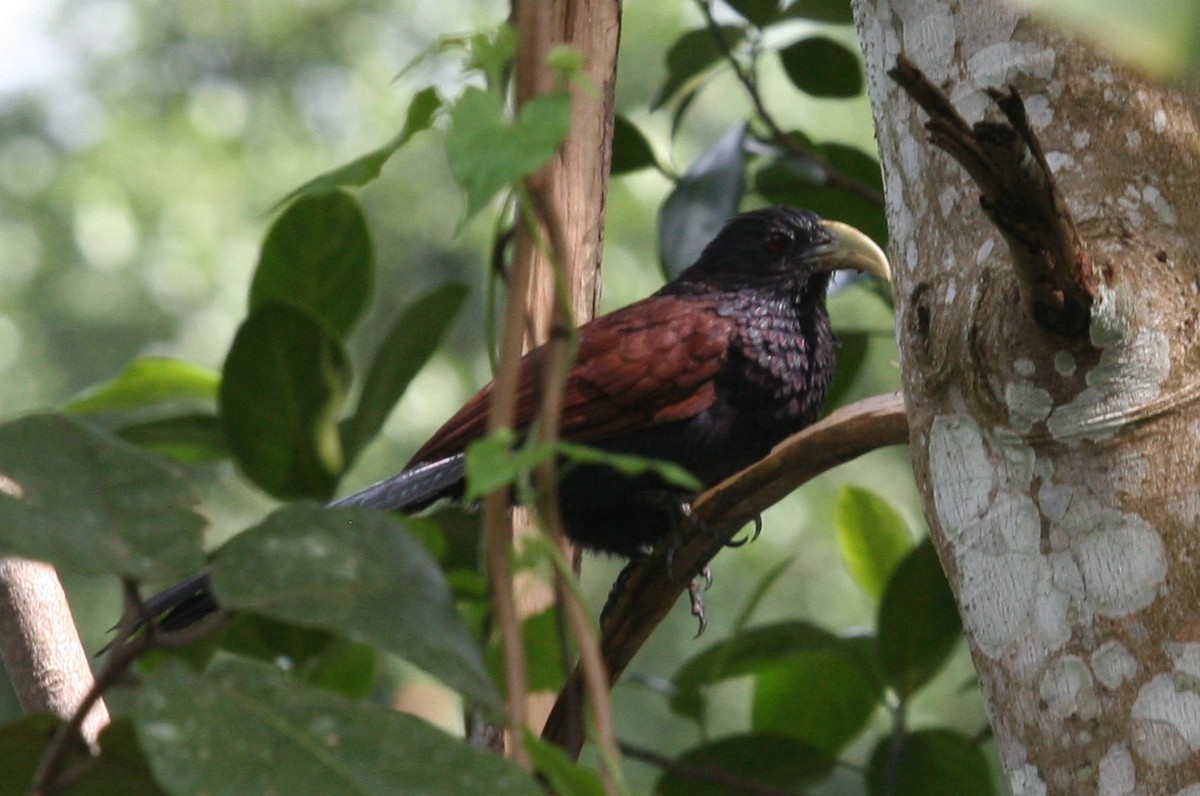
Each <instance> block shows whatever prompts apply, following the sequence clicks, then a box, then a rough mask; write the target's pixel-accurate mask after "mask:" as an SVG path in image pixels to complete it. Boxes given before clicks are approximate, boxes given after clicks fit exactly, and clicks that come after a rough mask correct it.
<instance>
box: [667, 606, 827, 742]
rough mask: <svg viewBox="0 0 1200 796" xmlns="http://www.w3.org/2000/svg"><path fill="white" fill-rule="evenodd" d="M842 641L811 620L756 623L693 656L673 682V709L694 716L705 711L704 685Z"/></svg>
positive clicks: (771, 665) (744, 673) (765, 667)
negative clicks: (809, 621) (702, 690)
mask: <svg viewBox="0 0 1200 796" xmlns="http://www.w3.org/2000/svg"><path fill="white" fill-rule="evenodd" d="M839 644H840V641H839V639H838V637H837V636H835V635H834V634H833V633H830V632H829V631H828V630H824V629H823V628H820V627H817V626H816V625H813V624H810V623H808V622H801V621H789V622H777V623H775V624H770V625H762V626H759V627H752V628H749V629H747V630H744V631H742V632H741V633H738V634H737V635H736V636H733V637H732V638H730V639H727V640H726V641H722V642H718V643H716V644H714V645H712V646H711V647H708V648H707V649H705V650H703V651H702V652H700V653H699V654H697V655H694V656H692V658H691V659H690V660H688V661H687V662H686V663H685V664H684V665H683V666H682V667H680V669H679V671H678V672H676V673H675V677H674V678H672V682H673V683H674V684H675V694H674V695H673V696H672V697H671V709H672V710H674V711H675V712H676V713H681V714H683V715H685V716H690V717H692V718H699V717H700V716H701V715H702V714H703V707H704V706H703V702H702V701H701V698H700V689H701V688H702V687H703V686H706V685H711V684H712V683H717V682H720V681H722V680H727V679H729V678H731V677H741V676H744V675H747V674H754V673H757V672H760V671H764V670H766V669H770V668H772V667H774V666H776V665H777V664H778V663H779V662H780V661H782V660H785V659H787V658H789V657H791V656H792V655H794V654H796V653H798V652H805V651H809V650H822V649H828V648H830V647H835V646H838V645H839Z"/></svg>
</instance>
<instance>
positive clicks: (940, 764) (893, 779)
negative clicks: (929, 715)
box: [867, 730, 996, 796]
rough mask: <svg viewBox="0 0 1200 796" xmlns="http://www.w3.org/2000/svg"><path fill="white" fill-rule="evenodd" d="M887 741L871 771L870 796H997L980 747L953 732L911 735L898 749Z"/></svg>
mask: <svg viewBox="0 0 1200 796" xmlns="http://www.w3.org/2000/svg"><path fill="white" fill-rule="evenodd" d="M894 743H895V742H894V740H893V739H891V738H884V739H883V740H882V741H880V742H879V744H878V745H876V747H875V751H874V752H872V754H871V762H870V763H869V764H868V767H867V793H868V794H870V796H929V795H930V794H934V793H946V794H951V793H953V794H964V796H965V794H971V796H989V795H990V794H993V793H996V787H995V784H994V783H993V782H992V775H991V769H989V767H988V763H987V758H986V757H984V755H983V752H982V751H981V750H980V748H979V746H978V744H973V743H971V739H969V738H967V737H966V736H964V735H960V734H959V733H956V732H952V731H950V730H923V731H921V732H915V733H912V734H906V735H905V736H904V737H903V738H902V739H901V740H900V747H899V749H897V748H896V747H895V745H894Z"/></svg>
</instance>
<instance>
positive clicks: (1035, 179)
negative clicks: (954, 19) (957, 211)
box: [888, 55, 1100, 337]
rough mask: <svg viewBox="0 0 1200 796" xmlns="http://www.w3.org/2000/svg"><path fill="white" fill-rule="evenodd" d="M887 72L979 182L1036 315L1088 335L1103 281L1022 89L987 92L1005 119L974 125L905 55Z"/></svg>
mask: <svg viewBox="0 0 1200 796" xmlns="http://www.w3.org/2000/svg"><path fill="white" fill-rule="evenodd" d="M888 76H889V77H891V78H892V79H893V80H895V81H896V82H897V83H898V84H899V85H900V87H901V88H903V89H904V90H905V91H906V92H907V93H908V95H909V96H910V97H912V99H913V101H914V102H916V103H917V104H918V105H920V106H921V108H922V109H924V111H925V113H927V114H928V115H929V121H928V122H926V123H925V129H927V130H928V131H929V140H930V141H931V142H932V143H933V145H934V146H936V147H938V148H939V149H942V150H944V151H945V152H946V153H948V154H949V155H950V156H951V157H952V158H954V159H955V160H956V161H958V163H959V165H961V166H962V167H963V168H964V169H966V171H967V173H968V174H970V175H971V179H973V180H974V181H975V184H976V185H978V186H979V190H980V198H979V204H980V206H981V207H982V208H983V211H984V212H985V213H987V215H988V218H990V219H991V220H992V223H993V224H995V225H996V228H997V229H999V230H1000V232H1001V234H1003V235H1004V240H1005V241H1006V242H1007V243H1008V247H1009V250H1010V251H1011V252H1012V258H1013V263H1014V265H1015V267H1016V274H1017V278H1018V281H1019V282H1020V285H1021V293H1022V294H1023V296H1024V297H1025V301H1026V304H1027V305H1028V306H1029V307H1030V311H1031V313H1032V315H1033V318H1034V320H1036V321H1037V322H1038V324H1040V325H1041V326H1042V327H1043V328H1044V329H1046V330H1047V331H1051V332H1054V333H1056V334H1059V335H1065V336H1069V337H1080V336H1084V337H1086V334H1087V330H1088V323H1089V321H1090V319H1091V309H1092V302H1093V300H1094V299H1095V297H1096V292H1097V290H1098V289H1099V286H1100V279H1099V277H1098V275H1097V274H1096V271H1095V269H1094V268H1093V267H1092V260H1091V257H1089V256H1088V253H1087V250H1086V249H1085V248H1084V245H1083V239H1082V238H1081V237H1080V235H1079V230H1078V229H1077V228H1076V226H1075V220H1074V219H1073V218H1072V217H1071V212H1070V210H1069V209H1068V208H1067V204H1066V200H1065V199H1064V198H1063V195H1062V192H1061V191H1060V190H1059V188H1058V185H1057V183H1056V182H1055V180H1054V175H1053V173H1051V171H1050V166H1049V165H1048V164H1047V163H1046V156H1045V153H1043V151H1042V146H1041V144H1040V143H1039V142H1038V139H1037V136H1036V135H1034V132H1033V130H1032V129H1030V127H1029V119H1028V118H1027V117H1026V115H1025V104H1024V102H1022V101H1021V97H1020V95H1019V94H1017V90H1016V89H1015V88H1013V87H1011V86H1010V87H1009V88H1008V91H1007V92H1003V91H999V90H997V89H989V90H988V96H990V97H991V98H992V100H993V101H994V102H995V103H996V106H997V107H998V108H999V109H1000V111H1001V112H1002V113H1003V114H1004V117H1005V121H1003V122H1001V121H982V122H978V123H976V124H975V125H973V126H971V125H968V124H967V122H966V120H964V119H963V118H962V116H960V115H959V113H958V111H956V110H955V109H954V106H953V105H951V104H950V100H949V99H948V98H947V97H946V94H945V93H944V92H943V91H942V90H941V89H940V88H938V87H937V86H935V85H934V84H933V83H932V82H930V80H929V78H927V77H926V76H925V75H924V73H922V72H921V70H920V69H918V68H917V66H916V65H915V64H914V63H913V62H912V61H910V60H908V58H906V57H904V56H903V55H902V56H900V57H899V58H897V59H896V66H895V67H893V68H892V69H891V70H890V71H889V72H888Z"/></svg>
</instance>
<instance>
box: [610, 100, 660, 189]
mask: <svg viewBox="0 0 1200 796" xmlns="http://www.w3.org/2000/svg"><path fill="white" fill-rule="evenodd" d="M651 166H653V167H655V168H657V167H658V161H657V159H655V157H654V150H653V149H651V148H650V142H649V141H647V140H646V136H644V135H642V131H641V130H639V129H638V128H637V125H635V124H634V123H633V122H631V121H629V120H628V119H626V118H625V117H624V116H622V115H621V114H619V113H618V114H617V115H616V116H614V117H613V144H612V164H611V169H610V172H611V174H612V175H613V176H614V177H615V176H617V175H618V174H626V173H628V172H631V171H637V170H638V169H644V168H648V167H651Z"/></svg>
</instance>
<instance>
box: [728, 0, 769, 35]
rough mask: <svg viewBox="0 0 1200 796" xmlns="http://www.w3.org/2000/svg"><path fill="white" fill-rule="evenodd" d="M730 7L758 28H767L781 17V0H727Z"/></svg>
mask: <svg viewBox="0 0 1200 796" xmlns="http://www.w3.org/2000/svg"><path fill="white" fill-rule="evenodd" d="M727 2H728V3H729V7H730V8H732V9H733V10H734V11H736V12H738V13H739V14H741V15H742V17H743V18H744V19H745V20H746V21H747V22H749V23H750V24H752V25H754V27H756V28H765V27H766V26H767V25H770V24H771V23H772V22H775V21H776V20H777V19H778V18H779V0H727Z"/></svg>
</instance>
